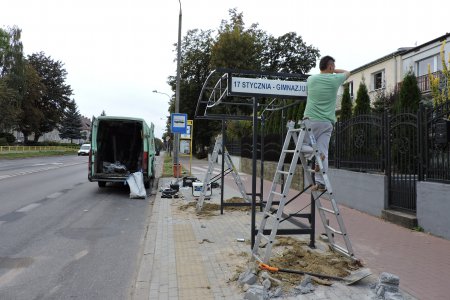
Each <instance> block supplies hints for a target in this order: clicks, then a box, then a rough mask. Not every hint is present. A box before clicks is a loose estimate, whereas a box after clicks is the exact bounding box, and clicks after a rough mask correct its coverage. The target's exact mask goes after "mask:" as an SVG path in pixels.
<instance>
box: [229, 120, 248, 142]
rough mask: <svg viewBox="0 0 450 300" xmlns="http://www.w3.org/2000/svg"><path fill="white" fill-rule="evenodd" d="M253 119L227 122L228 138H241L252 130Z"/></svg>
mask: <svg viewBox="0 0 450 300" xmlns="http://www.w3.org/2000/svg"><path fill="white" fill-rule="evenodd" d="M252 127H253V126H252V122H251V121H230V122H228V123H227V138H228V139H241V138H242V137H244V136H247V135H248V133H249V132H251V131H252Z"/></svg>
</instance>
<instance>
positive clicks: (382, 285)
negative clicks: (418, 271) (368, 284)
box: [373, 272, 403, 300]
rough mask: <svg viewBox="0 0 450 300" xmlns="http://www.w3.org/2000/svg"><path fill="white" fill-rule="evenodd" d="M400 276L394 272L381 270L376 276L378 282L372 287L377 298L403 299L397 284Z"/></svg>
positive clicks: (388, 299)
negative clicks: (378, 275)
mask: <svg viewBox="0 0 450 300" xmlns="http://www.w3.org/2000/svg"><path fill="white" fill-rule="evenodd" d="M399 284H400V278H399V277H398V276H396V275H394V274H391V273H387V272H383V273H381V274H380V277H378V282H377V283H376V285H375V286H374V287H373V288H374V289H375V293H376V295H377V297H378V299H383V300H403V296H402V294H401V293H400V291H399V289H398V286H399Z"/></svg>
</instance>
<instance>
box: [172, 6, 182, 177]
mask: <svg viewBox="0 0 450 300" xmlns="http://www.w3.org/2000/svg"><path fill="white" fill-rule="evenodd" d="M178 2H179V3H180V14H179V16H178V43H177V48H178V53H177V86H176V91H175V113H179V112H180V81H181V80H180V76H181V74H180V61H181V17H182V13H181V1H180V0H178ZM174 142H175V143H174V145H173V164H174V169H175V170H177V172H176V178H177V181H178V168H179V167H180V166H179V164H180V162H179V159H178V150H179V148H180V134H179V133H175V141H174Z"/></svg>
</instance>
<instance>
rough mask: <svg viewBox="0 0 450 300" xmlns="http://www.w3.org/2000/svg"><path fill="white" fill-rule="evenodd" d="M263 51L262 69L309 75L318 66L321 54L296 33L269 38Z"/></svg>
mask: <svg viewBox="0 0 450 300" xmlns="http://www.w3.org/2000/svg"><path fill="white" fill-rule="evenodd" d="M266 40H267V44H266V46H265V47H264V48H263V49H262V53H261V58H262V65H261V69H262V70H264V71H270V72H283V73H300V74H307V73H308V72H309V71H310V70H311V69H312V68H313V67H315V65H316V60H317V58H319V57H320V52H319V50H318V49H317V48H314V47H313V46H311V45H310V46H308V45H306V43H305V42H304V41H303V39H302V37H301V36H297V34H296V33H295V32H289V33H286V34H284V35H282V36H280V37H277V38H276V37H273V36H267V37H266Z"/></svg>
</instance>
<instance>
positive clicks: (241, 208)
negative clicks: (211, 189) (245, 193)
mask: <svg viewBox="0 0 450 300" xmlns="http://www.w3.org/2000/svg"><path fill="white" fill-rule="evenodd" d="M224 202H225V203H245V201H244V199H243V198H241V197H232V198H230V199H227V200H225V201H224ZM224 209H225V210H229V211H249V210H251V209H252V207H251V205H245V206H225V207H224Z"/></svg>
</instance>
